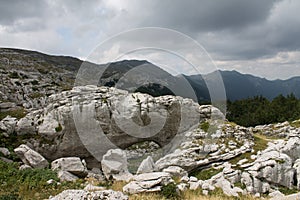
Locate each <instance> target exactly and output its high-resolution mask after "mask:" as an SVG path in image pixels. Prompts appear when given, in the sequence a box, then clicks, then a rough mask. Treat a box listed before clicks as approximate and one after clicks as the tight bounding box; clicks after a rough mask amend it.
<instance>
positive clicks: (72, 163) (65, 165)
mask: <svg viewBox="0 0 300 200" xmlns="http://www.w3.org/2000/svg"><path fill="white" fill-rule="evenodd" d="M51 169H52V170H55V171H59V170H62V171H67V172H70V173H72V174H74V175H77V176H80V177H84V176H86V175H87V169H86V167H85V166H84V164H83V162H82V161H81V160H80V158H78V157H66V158H59V159H56V160H54V161H52V163H51Z"/></svg>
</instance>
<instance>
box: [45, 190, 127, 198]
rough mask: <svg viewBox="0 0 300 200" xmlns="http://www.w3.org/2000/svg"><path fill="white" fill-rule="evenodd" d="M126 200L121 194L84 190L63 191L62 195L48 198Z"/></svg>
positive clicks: (125, 196) (111, 191) (110, 191)
mask: <svg viewBox="0 0 300 200" xmlns="http://www.w3.org/2000/svg"><path fill="white" fill-rule="evenodd" d="M82 199H87V200H99V199H100V200H108V199H109V200H128V196H127V195H124V194H123V193H122V192H117V191H113V190H103V191H93V192H89V191H86V190H65V191H63V192H62V193H60V194H58V195H56V196H54V197H50V198H49V200H82Z"/></svg>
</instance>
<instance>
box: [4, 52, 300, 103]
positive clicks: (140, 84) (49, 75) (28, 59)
mask: <svg viewBox="0 0 300 200" xmlns="http://www.w3.org/2000/svg"><path fill="white" fill-rule="evenodd" d="M82 63H85V64H86V65H87V66H90V67H92V68H93V69H96V70H97V71H100V72H101V74H102V77H101V78H99V82H98V85H105V86H116V87H118V88H121V89H126V90H129V91H131V92H133V91H140V92H144V93H149V94H151V95H153V96H160V95H166V94H174V95H178V96H183V97H189V98H193V97H195V96H194V94H192V93H191V91H193V90H194V91H195V94H196V97H195V98H193V99H194V100H196V99H198V101H199V102H207V101H210V95H209V91H208V89H207V85H206V84H207V83H213V82H216V80H215V77H216V73H217V72H213V73H210V74H207V75H190V76H188V75H179V76H172V75H171V74H169V73H168V72H166V71H164V70H163V69H161V68H159V67H158V66H155V65H154V64H152V63H150V62H148V61H146V60H123V61H118V62H112V63H107V64H94V63H89V62H84V61H82V60H80V59H77V58H73V57H70V56H53V55H47V54H43V53H40V52H36V51H28V50H21V49H11V48H0V70H2V71H1V73H0V75H1V74H2V75H1V76H2V82H3V81H4V80H6V81H4V82H3V85H2V86H1V87H0V92H2V93H3V94H7V95H4V97H2V95H0V101H1V99H4V100H5V99H14V101H16V102H17V103H18V104H21V103H23V102H24V101H23V98H21V99H20V98H19V97H17V96H20V95H21V96H23V97H24V98H25V99H28V98H29V99H30V97H31V96H34V97H36V96H38V95H37V93H41V94H39V96H41V97H42V96H43V94H47V96H48V95H50V94H52V93H55V92H59V91H61V90H66V89H68V88H70V87H72V86H73V85H74V81H75V78H76V75H77V73H78V70H79V69H80V67H81V65H82ZM99 69H100V70H99ZM87 72H88V71H87ZM89 73H90V74H93V72H92V71H91V72H89ZM219 73H220V74H221V76H222V78H223V82H224V86H225V89H226V95H227V98H228V99H229V100H238V99H244V98H247V97H253V96H257V95H262V96H264V97H266V98H268V99H272V98H274V97H276V96H278V95H279V94H283V95H287V94H290V93H294V94H295V96H296V97H298V98H300V87H299V86H300V77H294V78H291V79H288V80H272V81H271V80H267V79H265V78H259V77H255V76H253V75H249V74H241V73H239V72H237V71H219ZM18 77H28V78H22V79H21V78H19V80H17V79H16V78H18ZM12 78H13V79H12ZM37 80H38V81H39V84H36V85H33V86H32V88H31V87H30V88H29V89H26V90H24V88H25V86H26V85H28V83H27V82H29V83H30V84H31V82H32V81H35V82H36V81H37ZM30 81H31V82H30ZM84 81H87V83H85V82H84ZM88 83H89V80H88V79H87V80H83V82H79V84H88ZM5 85H6V86H5ZM8 85H9V87H8ZM4 86H5V87H4ZM7 87H8V88H10V90H8V89H7ZM16 87H19V88H18V89H16ZM26 87H28V86H26ZM191 88H192V89H193V90H191ZM13 91H20V92H19V93H20V94H17V93H16V92H13ZM188 91H189V92H188ZM27 93H28V94H27ZM10 96H12V97H10ZM31 99H32V98H31ZM25 102H26V101H25Z"/></svg>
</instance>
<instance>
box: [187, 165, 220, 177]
mask: <svg viewBox="0 0 300 200" xmlns="http://www.w3.org/2000/svg"><path fill="white" fill-rule="evenodd" d="M222 171H223V169H214V168H209V169H203V170H201V171H196V172H193V173H192V174H191V176H195V177H197V178H198V179H199V180H208V179H210V178H211V177H213V176H214V175H216V174H218V173H220V172H222Z"/></svg>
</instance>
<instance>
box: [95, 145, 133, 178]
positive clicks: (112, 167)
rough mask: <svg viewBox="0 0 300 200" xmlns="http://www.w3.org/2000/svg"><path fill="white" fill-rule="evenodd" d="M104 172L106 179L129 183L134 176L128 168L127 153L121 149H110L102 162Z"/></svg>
mask: <svg viewBox="0 0 300 200" xmlns="http://www.w3.org/2000/svg"><path fill="white" fill-rule="evenodd" d="M101 166H102V171H103V174H104V176H105V177H106V179H108V180H110V179H111V178H112V179H115V180H125V181H129V180H130V179H131V178H132V174H130V173H129V171H128V167H127V157H126V153H125V152H124V151H122V150H121V149H110V150H108V152H107V153H106V154H105V155H104V156H103V158H102V161H101Z"/></svg>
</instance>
